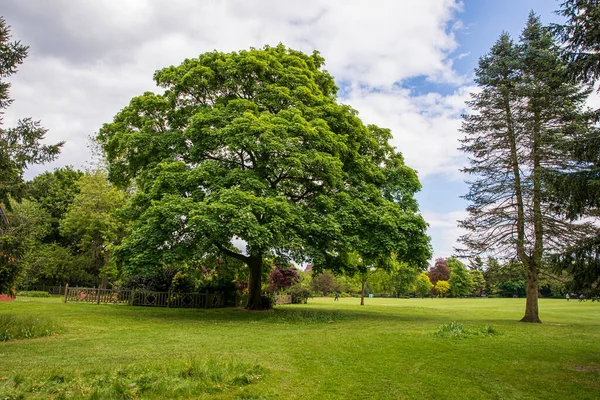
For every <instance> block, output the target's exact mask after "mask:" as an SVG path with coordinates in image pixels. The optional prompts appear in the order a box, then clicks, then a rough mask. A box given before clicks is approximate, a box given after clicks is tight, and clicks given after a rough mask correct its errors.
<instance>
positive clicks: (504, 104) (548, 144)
mask: <svg viewBox="0 0 600 400" xmlns="http://www.w3.org/2000/svg"><path fill="white" fill-rule="evenodd" d="M475 72H476V76H477V79H476V82H477V84H478V85H479V86H480V88H481V89H482V90H481V92H479V93H475V94H473V95H472V100H471V101H470V102H469V103H468V104H469V106H470V107H471V109H472V110H473V111H474V113H473V114H471V115H467V116H465V117H464V122H463V127H462V130H463V132H464V133H465V138H464V139H463V141H462V147H461V149H462V150H463V151H465V152H466V153H468V154H469V155H470V166H469V167H467V168H465V169H464V171H465V172H466V173H468V174H470V175H471V176H472V177H473V179H472V180H471V181H470V182H469V184H470V190H469V193H468V194H467V195H466V196H465V198H466V199H467V200H469V201H470V202H471V203H472V204H471V205H470V206H469V207H468V209H467V210H468V212H469V215H468V217H467V218H466V219H465V220H464V221H461V222H460V225H461V226H462V227H464V228H466V229H467V230H468V233H467V234H466V235H464V236H463V237H461V241H462V243H463V244H464V245H465V248H464V249H461V252H463V253H467V254H472V255H478V254H482V253H492V254H495V255H498V256H500V257H503V258H505V259H507V260H511V259H515V260H519V261H520V262H521V263H522V265H523V267H524V269H525V272H526V276H527V303H526V309H525V316H524V317H523V319H522V320H521V321H523V322H541V321H540V319H539V309H538V286H539V285H538V274H539V271H540V268H541V266H542V262H543V260H544V257H545V256H546V255H549V254H553V253H557V252H560V251H561V249H564V247H565V246H566V245H568V244H569V243H574V242H576V241H577V240H578V239H579V238H581V237H584V236H585V235H586V234H587V232H588V231H589V229H590V226H589V225H587V224H576V223H572V222H571V221H570V220H569V219H567V218H564V216H563V215H561V213H560V212H558V211H557V210H556V208H555V207H553V205H552V203H551V202H548V201H547V200H546V199H547V198H548V197H549V196H548V193H547V191H548V188H547V187H546V186H545V185H544V184H543V177H544V176H545V175H547V174H551V173H552V171H557V170H561V169H562V168H564V167H565V164H566V163H568V162H569V156H568V153H567V152H565V151H563V147H562V146H561V143H566V142H569V141H572V140H573V139H574V138H576V137H577V136H578V135H581V134H584V132H586V131H587V129H588V128H589V126H590V124H591V121H592V117H593V114H592V113H591V112H589V111H586V110H584V103H585V100H586V98H587V96H588V94H589V91H587V90H583V89H582V88H581V87H580V86H579V85H577V84H574V83H571V82H570V81H569V80H568V79H567V74H566V64H565V63H564V61H562V59H561V57H560V50H559V48H558V46H557V44H556V43H555V41H554V39H553V37H552V35H551V34H550V33H549V32H548V30H547V29H545V28H544V27H543V26H542V24H541V22H540V20H539V18H538V17H537V16H536V15H535V14H533V13H532V14H530V16H529V20H528V22H527V25H526V27H525V29H524V30H523V33H522V35H521V37H520V42H519V43H518V44H515V43H514V42H513V41H512V40H511V38H510V37H509V35H508V34H506V33H503V34H502V35H501V36H500V39H499V40H498V41H497V42H496V44H495V45H494V46H493V47H492V49H491V51H490V53H489V54H488V55H486V56H484V57H483V58H482V59H481V60H480V62H479V67H478V68H477V69H476V71H475Z"/></svg>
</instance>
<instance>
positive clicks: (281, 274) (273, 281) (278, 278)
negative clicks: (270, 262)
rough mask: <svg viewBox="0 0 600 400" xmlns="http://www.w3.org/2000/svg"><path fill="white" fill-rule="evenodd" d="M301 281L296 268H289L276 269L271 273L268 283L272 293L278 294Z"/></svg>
mask: <svg viewBox="0 0 600 400" xmlns="http://www.w3.org/2000/svg"><path fill="white" fill-rule="evenodd" d="M299 280H300V277H299V276H298V272H297V271H296V268H294V267H293V266H289V267H288V268H281V267H276V268H275V269H273V271H271V273H270V274H269V277H268V278H267V282H268V283H269V290H270V291H271V292H278V291H281V290H283V289H287V288H289V287H291V286H292V285H294V284H295V283H297V282H298V281H299Z"/></svg>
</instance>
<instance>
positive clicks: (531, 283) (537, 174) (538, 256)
mask: <svg viewBox="0 0 600 400" xmlns="http://www.w3.org/2000/svg"><path fill="white" fill-rule="evenodd" d="M540 112H541V111H539V110H536V112H535V117H534V126H533V143H532V145H533V146H532V158H533V171H532V173H533V196H532V197H533V232H534V238H535V242H534V245H533V256H532V257H531V260H530V261H529V265H528V268H527V304H526V306H525V316H524V317H523V318H522V319H521V322H536V323H541V322H542V321H540V316H539V310H538V290H539V288H538V271H539V267H540V264H541V261H542V254H543V252H544V237H543V232H544V231H543V223H542V218H543V216H542V209H541V198H542V195H541V193H542V189H541V162H540V161H541V154H540V153H541V150H540V145H541V140H542V139H541V124H540Z"/></svg>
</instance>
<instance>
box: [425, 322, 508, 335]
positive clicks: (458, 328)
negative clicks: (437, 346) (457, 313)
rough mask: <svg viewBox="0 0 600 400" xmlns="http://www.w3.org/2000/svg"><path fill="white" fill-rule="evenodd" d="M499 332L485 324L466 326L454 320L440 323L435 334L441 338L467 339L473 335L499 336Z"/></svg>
mask: <svg viewBox="0 0 600 400" xmlns="http://www.w3.org/2000/svg"><path fill="white" fill-rule="evenodd" d="M498 334H499V332H498V331H497V330H496V329H495V328H493V327H491V326H490V325H485V326H483V327H482V328H480V329H472V328H465V327H464V326H462V325H460V324H457V323H456V322H454V321H452V322H450V323H449V324H444V325H440V326H439V327H438V328H437V330H436V331H435V335H436V336H438V337H441V338H454V339H466V338H468V337H472V336H497V335H498Z"/></svg>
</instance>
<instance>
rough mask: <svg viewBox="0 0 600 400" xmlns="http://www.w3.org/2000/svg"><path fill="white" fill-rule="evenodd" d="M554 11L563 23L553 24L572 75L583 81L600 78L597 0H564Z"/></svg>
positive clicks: (599, 22)
mask: <svg viewBox="0 0 600 400" xmlns="http://www.w3.org/2000/svg"><path fill="white" fill-rule="evenodd" d="M558 13H559V14H560V15H562V16H564V17H566V22H565V23H564V24H553V25H552V28H553V31H554V33H556V34H557V36H558V38H559V40H560V41H561V42H562V43H563V45H564V54H565V56H566V58H567V60H568V61H569V70H570V71H571V74H572V77H573V78H575V79H577V80H580V81H582V82H586V83H594V82H595V81H597V80H598V78H600V4H598V2H597V1H595V0H566V1H563V3H562V4H561V9H560V10H559V11H558Z"/></svg>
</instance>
